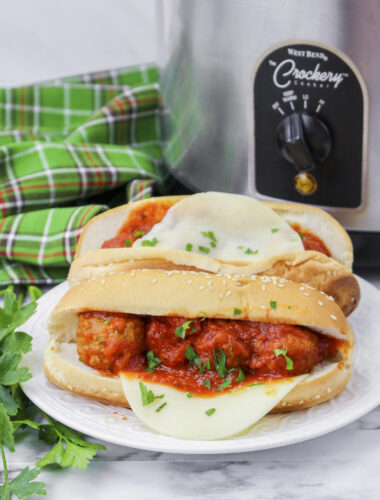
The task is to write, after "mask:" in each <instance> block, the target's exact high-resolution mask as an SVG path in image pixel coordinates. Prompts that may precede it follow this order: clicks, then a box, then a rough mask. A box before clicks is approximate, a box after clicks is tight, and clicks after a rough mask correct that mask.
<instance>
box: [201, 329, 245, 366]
mask: <svg viewBox="0 0 380 500" xmlns="http://www.w3.org/2000/svg"><path fill="white" fill-rule="evenodd" d="M242 328H244V323H243V322H239V323H238V322H237V321H226V320H211V321H210V320H207V321H206V324H205V326H204V328H203V332H202V334H201V335H199V337H198V338H197V339H196V340H195V342H194V347H195V350H196V351H197V353H198V355H199V357H200V358H201V360H202V362H205V361H206V359H209V360H213V356H214V354H213V353H214V352H219V351H220V350H221V349H223V351H224V353H225V355H226V367H227V368H228V369H230V368H237V367H239V366H240V365H242V364H244V363H245V362H246V361H247V360H248V358H249V355H250V350H249V346H246V345H244V343H243V342H242V341H241V340H240V339H239V330H240V331H241V330H242Z"/></svg>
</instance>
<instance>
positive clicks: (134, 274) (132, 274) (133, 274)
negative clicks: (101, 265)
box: [120, 271, 136, 278]
mask: <svg viewBox="0 0 380 500" xmlns="http://www.w3.org/2000/svg"><path fill="white" fill-rule="evenodd" d="M120 274H121V273H120ZM123 274H124V273H123ZM131 276H132V278H133V277H134V276H136V273H135V272H134V271H132V272H131Z"/></svg>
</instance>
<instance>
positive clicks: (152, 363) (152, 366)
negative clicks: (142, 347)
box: [145, 351, 161, 373]
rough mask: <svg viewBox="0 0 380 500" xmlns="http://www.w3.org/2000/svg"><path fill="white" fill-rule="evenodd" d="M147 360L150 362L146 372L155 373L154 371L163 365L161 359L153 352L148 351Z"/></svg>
mask: <svg viewBox="0 0 380 500" xmlns="http://www.w3.org/2000/svg"><path fill="white" fill-rule="evenodd" d="M146 359H147V360H148V368H146V369H145V371H146V372H150V373H153V371H154V369H155V368H156V367H157V366H158V365H159V364H161V360H160V358H158V357H157V356H155V355H154V352H153V351H148V352H147V353H146Z"/></svg>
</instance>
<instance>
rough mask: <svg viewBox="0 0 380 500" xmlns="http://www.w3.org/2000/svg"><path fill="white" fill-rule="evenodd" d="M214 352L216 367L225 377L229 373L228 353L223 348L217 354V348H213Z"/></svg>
mask: <svg viewBox="0 0 380 500" xmlns="http://www.w3.org/2000/svg"><path fill="white" fill-rule="evenodd" d="M212 353H213V355H214V365H215V369H216V371H217V372H218V375H219V376H220V377H222V378H224V377H225V376H226V375H227V373H228V372H227V368H226V360H227V356H226V353H225V352H224V351H223V349H220V351H219V352H218V354H216V353H215V349H213V350H212Z"/></svg>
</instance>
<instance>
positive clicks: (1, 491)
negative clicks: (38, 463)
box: [0, 467, 46, 500]
mask: <svg viewBox="0 0 380 500" xmlns="http://www.w3.org/2000/svg"><path fill="white" fill-rule="evenodd" d="M39 473H40V471H39V470H38V469H29V467H25V469H23V470H22V471H21V472H20V474H19V475H18V476H16V477H15V478H14V479H13V481H11V482H10V483H8V484H5V485H4V486H1V487H0V497H1V498H2V499H3V498H4V499H6V500H8V499H9V500H10V499H11V497H12V495H16V497H18V498H28V497H30V496H31V495H46V491H45V490H44V487H45V486H46V484H45V483H42V482H40V481H33V479H35V478H36V477H37V476H38V474H39Z"/></svg>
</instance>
